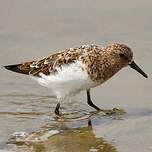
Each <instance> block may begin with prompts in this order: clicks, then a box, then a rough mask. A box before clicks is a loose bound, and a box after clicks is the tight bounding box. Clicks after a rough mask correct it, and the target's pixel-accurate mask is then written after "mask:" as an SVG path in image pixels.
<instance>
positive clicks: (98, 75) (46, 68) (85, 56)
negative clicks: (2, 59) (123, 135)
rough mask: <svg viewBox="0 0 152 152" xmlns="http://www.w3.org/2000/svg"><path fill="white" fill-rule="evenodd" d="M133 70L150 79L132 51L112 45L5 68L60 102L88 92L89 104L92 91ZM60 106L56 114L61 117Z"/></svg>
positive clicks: (89, 47)
mask: <svg viewBox="0 0 152 152" xmlns="http://www.w3.org/2000/svg"><path fill="white" fill-rule="evenodd" d="M128 65H130V67H131V68H133V69H135V70H136V71H138V72H139V73H141V74H142V75H143V76H144V77H146V78H147V77H148V76H147V75H146V74H145V73H144V72H143V71H142V70H141V69H140V68H139V67H138V66H137V65H136V64H135V62H134V61H133V53H132V50H131V49H130V48H129V47H127V46H126V45H124V44H112V45H108V46H107V47H105V48H101V47H99V46H97V45H83V46H80V47H77V48H70V49H66V50H63V51H61V52H59V53H56V54H53V55H51V56H49V57H46V58H44V59H42V60H39V61H32V62H25V63H22V64H17V65H9V66H5V68H6V69H8V70H11V71H14V72H18V73H23V74H28V75H31V76H32V78H33V79H34V80H36V81H37V82H38V83H40V84H41V85H42V86H45V87H48V88H50V89H52V91H53V92H54V94H55V95H56V96H57V98H58V101H61V100H63V99H64V98H65V97H66V96H68V95H70V94H75V93H77V92H80V91H81V90H87V102H88V104H89V105H90V106H92V107H93V108H95V109H96V110H101V109H100V108H98V107H97V106H96V105H94V104H93V103H92V101H91V97H90V88H93V87H96V86H98V85H100V84H102V83H103V82H105V81H106V80H108V79H109V78H111V77H112V76H113V75H114V74H115V73H117V72H118V71H119V70H121V69H122V68H123V67H125V66H128ZM59 107H60V103H58V104H57V107H56V109H55V113H56V114H59Z"/></svg>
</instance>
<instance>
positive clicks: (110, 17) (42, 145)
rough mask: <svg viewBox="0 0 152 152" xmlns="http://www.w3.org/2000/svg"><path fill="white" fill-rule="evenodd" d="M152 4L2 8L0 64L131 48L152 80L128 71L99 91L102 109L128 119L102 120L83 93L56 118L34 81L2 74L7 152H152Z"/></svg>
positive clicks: (0, 145)
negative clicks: (74, 51) (73, 51)
mask: <svg viewBox="0 0 152 152" xmlns="http://www.w3.org/2000/svg"><path fill="white" fill-rule="evenodd" d="M151 18H152V2H151V1H149V0H145V1H139V0H134V1H131V0H129V1H121V0H115V1H106V0H103V1H98V0H94V1H92V0H88V1H83V2H82V1H80V0H77V1H70V0H67V1H55V0H53V1H45V2H43V1H40V0H33V1H25V0H23V1H22V2H21V1H19V0H14V1H10V0H5V1H1V2H0V53H1V54H0V65H7V64H14V63H19V62H22V61H30V60H33V59H41V58H43V57H45V56H47V55H50V54H52V53H55V52H57V51H60V50H62V49H65V48H70V47H75V46H79V45H81V44H87V43H95V44H98V45H101V46H105V45H107V44H109V43H113V42H119V43H124V44H127V45H128V46H130V47H131V48H132V49H133V52H134V57H135V58H134V60H135V61H136V62H137V64H138V65H139V66H140V67H141V68H142V69H143V71H144V72H146V73H147V74H148V75H149V79H145V78H144V77H142V76H141V75H139V74H138V73H137V72H135V71H134V70H132V69H130V68H129V67H128V68H125V69H123V70H121V71H120V72H119V73H118V74H116V76H114V77H113V78H112V79H111V80H109V81H108V82H106V83H105V84H103V85H101V86H100V87H97V88H94V89H92V92H91V94H92V98H93V101H94V103H95V104H97V105H98V106H99V107H102V108H105V109H112V108H115V107H116V108H121V109H123V110H124V111H125V112H126V113H125V114H122V115H119V114H116V115H105V114H103V113H102V112H99V113H95V112H94V109H92V108H91V107H89V106H88V105H87V104H86V93H85V92H81V93H80V94H79V95H77V96H76V97H72V98H71V99H70V101H65V102H64V103H63V104H62V105H61V108H62V113H63V114H64V116H63V117H62V118H57V117H56V116H55V115H54V114H53V112H54V108H55V106H56V103H57V101H56V99H55V98H54V97H53V96H52V93H51V91H50V90H48V89H46V88H43V87H41V86H39V85H38V84H36V83H35V82H33V81H32V80H30V78H29V77H27V76H24V75H19V74H16V73H13V72H9V71H6V70H5V69H1V70H0V135H1V136H0V152H6V151H7V152H8V151H11V152H19V151H21V152H23V151H25V152H31V151H32V152H60V151H65V152H68V151H69V152H70V151H73V152H75V151H76V152H77V151H80V152H84V151H90V152H96V151H101V152H131V151H137V152H149V151H152V134H151V132H152V95H151V90H152V85H151V75H152V72H151V71H152V70H151V66H152V62H151V58H152V50H151V44H152V30H151V29H152V20H151Z"/></svg>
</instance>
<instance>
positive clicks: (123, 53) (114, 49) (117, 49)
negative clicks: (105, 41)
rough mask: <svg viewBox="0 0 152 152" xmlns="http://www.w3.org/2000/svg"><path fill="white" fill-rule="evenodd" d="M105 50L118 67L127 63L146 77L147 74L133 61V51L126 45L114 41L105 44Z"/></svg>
mask: <svg viewBox="0 0 152 152" xmlns="http://www.w3.org/2000/svg"><path fill="white" fill-rule="evenodd" d="M105 50H106V51H107V52H108V53H109V54H110V56H111V60H113V62H114V63H115V64H117V65H118V67H120V68H123V67H125V66H127V65H129V66H130V67H131V68H133V69H134V70H136V71H138V72H139V73H140V74H142V75H143V76H144V77H145V78H148V76H147V74H145V73H144V72H143V71H142V70H141V69H140V68H139V67H138V66H137V64H136V63H135V62H134V60H133V52H132V50H131V49H130V48H129V47H128V46H126V45H124V44H117V43H115V44H112V45H109V46H107V47H106V48H105Z"/></svg>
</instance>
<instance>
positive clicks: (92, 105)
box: [87, 89, 102, 111]
mask: <svg viewBox="0 0 152 152" xmlns="http://www.w3.org/2000/svg"><path fill="white" fill-rule="evenodd" d="M87 103H88V105H90V106H91V107H93V108H95V109H96V110H98V111H99V110H102V109H100V108H99V107H97V106H96V105H95V104H94V103H93V102H92V100H91V96H90V89H88V90H87Z"/></svg>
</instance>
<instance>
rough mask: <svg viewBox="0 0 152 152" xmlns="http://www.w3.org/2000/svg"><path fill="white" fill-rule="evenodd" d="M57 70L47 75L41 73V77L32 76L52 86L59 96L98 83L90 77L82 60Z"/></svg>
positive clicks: (48, 86)
mask: <svg viewBox="0 0 152 152" xmlns="http://www.w3.org/2000/svg"><path fill="white" fill-rule="evenodd" d="M57 70H58V73H57V74H54V75H49V76H46V75H44V74H42V73H41V76H42V77H41V78H37V77H32V78H33V79H34V80H36V81H38V83H39V84H40V85H42V86H45V87H47V88H50V89H51V90H52V91H53V93H54V94H55V95H56V96H57V98H64V97H66V96H68V95H70V94H75V93H78V92H80V91H81V90H86V89H89V88H92V87H95V86H97V85H98V84H97V83H95V82H93V81H92V80H91V79H90V78H89V76H88V73H87V71H86V69H85V64H83V63H82V62H80V61H78V62H76V63H73V64H71V65H69V66H68V65H67V66H63V67H62V68H61V69H60V68H58V69H57Z"/></svg>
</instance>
